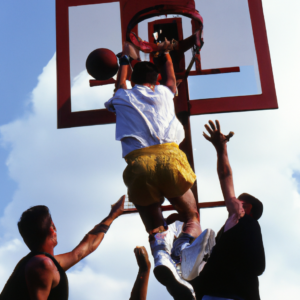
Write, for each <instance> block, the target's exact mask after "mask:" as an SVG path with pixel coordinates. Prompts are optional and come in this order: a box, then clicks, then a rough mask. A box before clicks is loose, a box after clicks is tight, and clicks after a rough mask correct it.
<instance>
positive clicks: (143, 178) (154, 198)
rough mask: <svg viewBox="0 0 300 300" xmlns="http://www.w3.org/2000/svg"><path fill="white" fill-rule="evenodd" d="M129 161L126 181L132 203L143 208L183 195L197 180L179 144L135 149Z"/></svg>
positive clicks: (127, 157) (127, 159)
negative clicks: (164, 199)
mask: <svg viewBox="0 0 300 300" xmlns="http://www.w3.org/2000/svg"><path fill="white" fill-rule="evenodd" d="M125 160H126V162H127V164H128V166H127V167H126V169H125V170H124V173H123V179H124V183H125V184H126V186H127V187H128V196H129V201H130V202H133V203H134V204H137V205H140V206H148V205H150V204H153V203H157V202H158V203H159V202H162V201H163V198H164V197H166V198H174V197H178V196H182V195H183V194H184V193H185V192H186V191H187V190H188V189H190V188H191V187H192V186H193V184H194V182H195V180H196V175H195V173H194V172H193V170H192V168H191V167H190V164H189V162H188V160H187V157H186V155H185V153H184V152H182V151H181V150H180V149H179V147H178V145H177V144H175V143H167V144H160V145H155V146H150V147H146V148H142V149H137V150H134V151H132V152H130V153H129V154H127V155H126V156H125Z"/></svg>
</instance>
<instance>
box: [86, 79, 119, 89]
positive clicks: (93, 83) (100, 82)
mask: <svg viewBox="0 0 300 300" xmlns="http://www.w3.org/2000/svg"><path fill="white" fill-rule="evenodd" d="M114 83H116V80H115V79H113V78H110V79H107V80H95V79H90V87H92V86H99V85H107V84H114Z"/></svg>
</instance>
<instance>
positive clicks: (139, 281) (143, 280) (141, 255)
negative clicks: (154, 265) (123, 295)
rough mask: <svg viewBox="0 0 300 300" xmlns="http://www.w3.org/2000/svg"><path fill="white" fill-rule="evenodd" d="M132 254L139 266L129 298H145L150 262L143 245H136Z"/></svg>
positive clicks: (143, 299) (138, 299) (142, 299)
mask: <svg viewBox="0 0 300 300" xmlns="http://www.w3.org/2000/svg"><path fill="white" fill-rule="evenodd" d="M134 254H135V257H136V261H137V263H138V266H139V272H138V274H137V277H136V280H135V283H134V286H133V288H132V291H131V296H130V299H129V300H146V298H147V290H148V281H149V275H150V269H151V264H150V261H149V258H148V253H147V250H146V249H145V247H136V248H135V249H134Z"/></svg>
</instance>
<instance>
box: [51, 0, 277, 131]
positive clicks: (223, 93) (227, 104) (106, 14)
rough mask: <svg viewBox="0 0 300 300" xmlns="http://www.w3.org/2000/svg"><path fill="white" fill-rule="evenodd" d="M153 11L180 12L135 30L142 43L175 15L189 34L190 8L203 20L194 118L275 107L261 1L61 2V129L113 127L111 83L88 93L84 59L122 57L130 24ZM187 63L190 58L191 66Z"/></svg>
mask: <svg viewBox="0 0 300 300" xmlns="http://www.w3.org/2000/svg"><path fill="white" fill-rule="evenodd" d="M155 5H165V6H168V7H175V6H177V7H179V8H180V9H181V12H182V13H181V12H180V11H175V14H176V15H174V11H173V13H171V14H168V15H167V16H166V15H161V16H157V15H156V16H150V18H148V19H145V20H142V21H141V22H140V23H139V24H138V26H137V27H136V28H135V32H136V33H137V34H138V36H140V37H141V38H142V39H144V40H149V39H150V38H151V34H152V32H151V30H152V31H153V30H154V27H152V29H151V26H152V25H151V24H154V25H155V24H158V26H159V23H162V22H160V21H159V20H165V19H168V18H174V17H175V18H177V19H178V18H180V19H181V23H182V34H183V38H186V37H188V36H190V35H191V34H192V25H191V19H190V18H189V16H186V14H185V13H184V10H185V9H190V10H192V9H197V10H198V11H199V13H200V14H201V16H202V17H203V24H204V46H203V48H202V49H201V52H200V55H201V66H200V69H199V66H198V68H196V69H195V68H193V69H192V70H191V72H190V76H189V77H188V91H187V92H188V94H189V100H190V101H189V108H188V109H189V113H190V115H197V114H208V113H217V112H232V111H247V110H259V109H274V108H277V99H276V92H275V86H274V80H273V74H272V66H271V60H270V54H269V47H268V41H267V34H266V28H265V23H264V16H263V9H262V3H261V0H213V1H212V0H196V1H195V2H194V1H193V0H186V1H182V0H177V1H176V0H165V1H161V0H149V1H137V0H120V1H109V0H57V1H56V12H57V14H56V16H57V20H56V22H57V80H58V81H57V82H58V128H68V127H76V126H86V125H97V124H108V123H113V122H115V116H114V115H113V114H111V113H109V112H108V111H106V110H105V109H104V102H105V101H106V100H108V99H109V98H110V97H111V96H112V94H113V89H114V85H113V84H108V85H107V84H106V85H98V86H94V87H90V80H91V79H92V78H91V77H90V76H89V75H88V74H87V72H86V70H85V61H86V58H87V56H88V54H89V53H90V52H92V51H93V50H94V49H96V48H108V49H110V50H112V51H113V52H115V53H118V52H120V51H121V50H122V42H123V41H124V40H125V39H126V30H127V27H128V24H129V22H130V20H131V19H132V18H133V17H134V16H135V15H136V14H137V13H139V12H140V11H142V10H144V9H147V8H149V7H154V6H155ZM170 11H172V10H170ZM154 25H153V26H154ZM156 28H157V27H156ZM141 58H142V59H146V60H148V59H149V55H148V54H143V53H142V54H141ZM190 59H191V53H190V52H186V54H185V65H186V66H187V65H188V63H189V61H190Z"/></svg>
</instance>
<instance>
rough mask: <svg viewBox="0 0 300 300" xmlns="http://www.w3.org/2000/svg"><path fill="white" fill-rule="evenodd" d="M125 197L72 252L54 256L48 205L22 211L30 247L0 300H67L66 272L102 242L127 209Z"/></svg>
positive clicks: (23, 233) (21, 228) (21, 225)
mask: <svg viewBox="0 0 300 300" xmlns="http://www.w3.org/2000/svg"><path fill="white" fill-rule="evenodd" d="M124 201H125V196H122V197H121V198H120V199H119V201H118V202H116V203H115V204H114V205H113V206H112V208H111V211H110V213H109V215H108V216H107V217H106V218H105V219H104V220H103V221H102V222H101V223H99V224H98V225H96V226H95V227H94V228H93V229H92V230H91V231H90V232H88V233H87V234H86V235H85V237H84V238H83V240H82V241H81V242H80V243H79V245H78V246H77V247H76V248H75V249H74V250H72V251H71V252H68V253H64V254H60V255H54V247H55V246H56V245H57V234H56V228H55V225H54V223H53V221H52V218H51V215H50V212H49V209H48V207H46V206H42V205H39V206H34V207H31V208H29V209H28V210H26V211H25V212H23V214H22V216H21V218H20V221H19V223H18V228H19V231H20V234H21V236H22V238H23V240H24V242H25V244H26V245H27V246H28V248H29V249H30V250H31V252H30V253H29V254H28V255H27V256H25V257H24V258H22V259H21V260H20V262H19V263H18V264H17V266H16V267H15V269H14V271H13V273H12V274H11V276H10V278H9V279H8V281H7V283H6V284H5V286H4V288H3V290H2V292H1V295H0V300H32V299H35V300H47V299H48V300H66V299H68V292H69V289H68V279H67V276H66V273H65V272H66V271H67V270H68V269H69V268H71V267H72V266H74V265H75V264H76V263H78V262H79V261H80V260H82V259H83V258H84V257H86V256H87V255H89V254H90V253H92V252H93V251H95V250H96V249H97V247H98V246H99V245H100V243H101V242H102V240H103V238H104V235H105V233H106V232H107V230H108V228H109V226H110V225H111V223H112V222H113V221H114V220H115V219H116V218H117V217H118V216H120V215H121V214H122V212H123V211H124Z"/></svg>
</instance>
